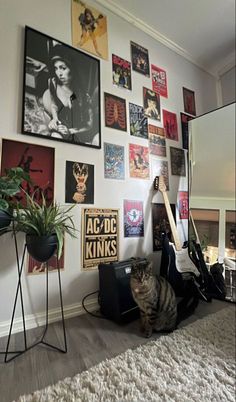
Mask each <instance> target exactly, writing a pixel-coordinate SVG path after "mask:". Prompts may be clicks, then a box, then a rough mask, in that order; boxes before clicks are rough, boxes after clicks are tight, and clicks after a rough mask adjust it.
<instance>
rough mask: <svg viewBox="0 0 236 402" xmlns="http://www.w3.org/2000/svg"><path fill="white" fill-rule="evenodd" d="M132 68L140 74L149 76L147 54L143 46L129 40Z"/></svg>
mask: <svg viewBox="0 0 236 402" xmlns="http://www.w3.org/2000/svg"><path fill="white" fill-rule="evenodd" d="M130 46H131V59H132V69H133V70H134V71H137V72H138V73H140V74H143V75H146V77H150V66H149V55H148V50H147V49H145V47H143V46H140V45H138V44H137V43H134V42H130Z"/></svg>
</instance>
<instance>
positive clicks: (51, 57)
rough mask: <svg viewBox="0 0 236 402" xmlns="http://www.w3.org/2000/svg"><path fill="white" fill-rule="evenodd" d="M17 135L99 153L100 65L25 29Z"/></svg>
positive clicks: (79, 52) (32, 30) (75, 51)
mask: <svg viewBox="0 0 236 402" xmlns="http://www.w3.org/2000/svg"><path fill="white" fill-rule="evenodd" d="M22 133H23V134H29V135H34V136H38V137H44V138H47V139H51V140H58V141H62V142H69V143H72V144H77V145H84V146H88V147H93V148H101V130H100V61H99V60H98V59H95V58H94V57H92V56H90V55H88V54H85V53H83V52H81V51H79V50H77V49H75V48H73V47H71V46H68V45H66V44H64V43H62V42H59V41H58V40H56V39H54V38H52V37H50V36H47V35H44V34H43V33H41V32H38V31H36V30H34V29H32V28H29V27H26V28H25V58H24V84H23V112H22Z"/></svg>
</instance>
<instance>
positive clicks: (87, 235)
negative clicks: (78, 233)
mask: <svg viewBox="0 0 236 402" xmlns="http://www.w3.org/2000/svg"><path fill="white" fill-rule="evenodd" d="M81 243H82V267H83V268H84V269H85V270H91V269H95V268H97V266H98V264H99V263H103V262H104V263H107V262H112V261H118V259H119V210H118V209H108V208H107V209H98V208H83V209H82V242H81Z"/></svg>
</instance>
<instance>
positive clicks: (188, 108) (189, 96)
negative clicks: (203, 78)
mask: <svg viewBox="0 0 236 402" xmlns="http://www.w3.org/2000/svg"><path fill="white" fill-rule="evenodd" d="M183 99H184V111H185V113H188V114H191V115H193V116H196V105H195V94H194V91H191V89H187V88H184V87H183Z"/></svg>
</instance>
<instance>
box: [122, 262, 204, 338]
mask: <svg viewBox="0 0 236 402" xmlns="http://www.w3.org/2000/svg"><path fill="white" fill-rule="evenodd" d="M130 287H131V291H132V295H133V298H134V300H135V302H136V303H137V305H138V306H139V309H140V318H141V331H142V332H143V333H144V336H145V337H147V338H149V337H150V336H151V335H152V332H153V331H163V332H164V331H166V332H170V331H173V330H174V329H175V328H176V327H177V325H178V323H179V322H180V320H181V319H184V318H186V317H187V316H188V315H190V314H192V313H193V311H194V310H195V308H196V305H197V304H196V300H195V299H194V301H193V303H192V304H191V306H190V308H189V307H187V301H189V300H190V298H189V297H188V300H184V301H181V303H180V304H181V309H182V310H186V311H185V312H184V314H183V311H179V308H178V305H177V300H176V296H175V292H174V290H173V288H172V286H171V285H170V283H169V282H168V281H167V280H166V279H165V278H164V277H161V276H156V275H153V273H152V263H151V262H149V261H147V260H146V261H142V262H133V264H132V267H131V275H130ZM197 303H198V299H197ZM185 313H186V314H185Z"/></svg>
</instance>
